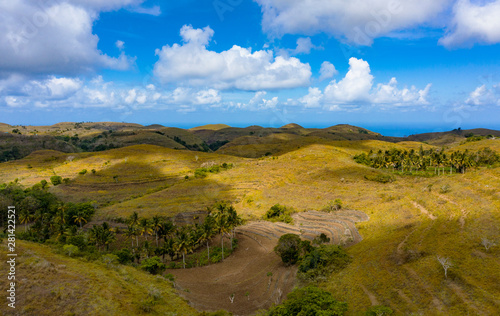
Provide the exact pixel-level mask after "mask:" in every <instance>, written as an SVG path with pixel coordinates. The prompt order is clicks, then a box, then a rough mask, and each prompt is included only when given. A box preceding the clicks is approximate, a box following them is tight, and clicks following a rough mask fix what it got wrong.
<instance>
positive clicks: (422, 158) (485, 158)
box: [354, 147, 500, 175]
mask: <svg viewBox="0 0 500 316" xmlns="http://www.w3.org/2000/svg"><path fill="white" fill-rule="evenodd" d="M354 160H355V161H356V162H358V163H362V164H365V165H368V166H370V167H373V168H387V169H389V168H391V169H392V170H393V171H395V170H398V171H402V172H405V171H409V172H413V171H420V170H422V171H427V170H428V168H434V170H433V171H434V173H435V174H438V175H439V174H443V173H445V172H448V171H449V173H450V174H451V173H453V171H454V170H455V171H456V172H459V173H465V171H466V170H467V169H469V168H473V167H478V166H484V165H492V164H495V163H497V162H499V161H500V157H499V155H498V154H497V153H496V152H494V151H493V150H491V149H490V148H483V149H481V150H478V151H476V152H472V151H469V150H467V149H466V150H465V151H463V152H462V151H454V152H450V153H448V154H447V153H445V151H444V149H442V150H434V149H430V150H423V149H422V147H420V150H419V151H418V152H417V151H415V150H414V149H411V150H409V151H408V150H400V149H396V148H393V149H390V150H385V151H382V150H379V151H377V152H374V151H373V150H370V152H369V153H368V154H366V153H362V154H359V155H356V156H354Z"/></svg>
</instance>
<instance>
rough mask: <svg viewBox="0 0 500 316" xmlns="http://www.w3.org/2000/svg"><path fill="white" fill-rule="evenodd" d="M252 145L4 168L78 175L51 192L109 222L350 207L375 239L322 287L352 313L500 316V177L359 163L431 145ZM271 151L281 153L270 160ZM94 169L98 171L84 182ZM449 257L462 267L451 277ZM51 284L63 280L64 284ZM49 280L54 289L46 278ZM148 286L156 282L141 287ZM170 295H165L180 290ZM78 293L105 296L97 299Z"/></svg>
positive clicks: (24, 178) (490, 172)
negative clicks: (92, 205)
mask: <svg viewBox="0 0 500 316" xmlns="http://www.w3.org/2000/svg"><path fill="white" fill-rule="evenodd" d="M252 137H254V136H250V135H249V136H245V138H240V139H238V140H237V141H235V142H234V143H232V144H228V145H226V146H224V147H222V148H221V149H220V150H219V151H217V152H216V153H202V152H192V151H186V150H172V149H167V148H162V147H158V146H152V145H139V146H131V147H125V148H120V149H113V150H109V151H104V152H98V153H78V154H64V153H59V152H55V151H43V152H36V153H33V154H32V155H30V156H29V157H27V158H25V159H22V160H17V161H13V162H8V163H2V164H0V182H9V181H13V180H14V179H16V178H17V179H18V180H19V182H20V183H21V184H23V185H26V186H30V185H33V184H35V183H37V182H39V181H41V180H42V179H45V180H47V181H48V180H49V178H50V176H51V175H54V174H57V175H60V176H62V177H63V178H70V179H71V181H70V183H69V184H67V185H65V184H61V185H59V186H57V187H52V188H51V191H52V192H54V193H55V194H57V195H58V196H60V197H61V198H62V199H63V200H65V201H83V200H95V201H97V202H98V203H99V204H100V205H101V207H100V208H99V209H98V211H97V215H96V217H97V219H110V218H115V217H127V216H129V215H130V214H131V213H132V212H133V211H137V212H138V213H139V215H140V216H141V217H152V216H153V215H157V214H159V215H166V216H173V215H175V214H177V213H180V212H186V211H194V210H201V209H205V207H206V206H209V205H211V204H213V202H214V201H215V200H229V201H230V202H232V203H233V205H234V206H235V208H236V209H237V211H238V213H240V214H242V215H243V217H244V218H245V219H249V220H251V219H258V218H261V216H262V215H263V214H264V213H265V212H266V211H267V210H268V209H269V208H270V207H271V206H272V205H274V204H277V203H279V204H282V205H286V206H288V207H293V208H294V209H296V210H298V211H304V210H319V209H321V208H323V207H325V206H326V205H327V204H328V202H329V201H333V200H335V199H340V200H341V201H342V202H343V205H344V208H348V209H353V210H358V211H361V212H364V213H366V214H367V215H368V216H369V217H370V219H369V220H368V221H366V222H361V223H357V224H356V227H357V228H358V230H359V233H360V234H361V236H362V237H363V241H362V242H360V243H358V244H356V245H354V246H351V247H349V248H348V253H349V254H350V255H351V256H352V258H353V261H352V263H351V264H350V265H349V266H348V267H347V268H346V269H344V270H342V271H340V272H338V273H336V274H334V275H332V276H331V278H330V279H329V280H328V282H324V283H322V284H321V286H322V287H323V288H325V289H327V290H329V291H330V292H332V293H333V295H334V297H335V298H337V299H339V300H342V301H346V302H347V303H348V304H349V312H348V314H349V315H359V314H360V313H362V312H363V311H364V310H366V309H367V308H368V307H370V306H371V305H379V304H382V305H386V306H389V307H390V308H392V309H393V310H394V311H396V313H397V314H401V315H411V314H412V313H413V314H414V315H497V314H498V313H499V311H500V299H499V297H500V269H499V268H498V267H499V264H500V247H499V246H495V247H492V248H491V249H490V250H489V251H486V249H485V248H484V247H483V246H482V245H481V240H482V238H488V239H489V240H495V241H497V244H499V243H500V230H499V228H498V227H500V181H499V180H500V169H499V168H479V169H475V170H470V171H467V172H466V173H465V174H456V173H454V174H451V175H449V174H445V175H441V176H432V177H426V178H424V177H416V176H411V175H403V176H400V175H395V176H394V177H395V181H394V182H390V183H379V182H376V181H369V180H367V179H366V178H365V176H366V175H376V174H386V173H387V174H392V173H391V172H390V171H389V170H384V169H372V168H369V167H367V166H364V165H361V164H357V163H356V162H355V161H354V160H353V158H352V157H353V156H354V155H355V154H358V153H361V152H367V151H369V150H374V151H378V150H379V149H382V150H386V149H390V148H398V149H408V150H409V149H415V150H418V149H419V148H420V146H423V148H424V149H428V148H440V147H434V146H432V145H430V144H422V143H419V142H401V143H389V142H384V141H380V140H360V141H328V140H326V139H316V138H314V137H300V136H293V135H292V136H290V135H285V136H283V135H281V136H280V135H279V134H274V135H268V136H263V137H256V138H255V137H254V138H252ZM483 147H490V148H491V149H494V150H496V151H497V152H500V140H498V139H489V140H481V141H477V142H467V143H464V144H457V145H456V146H455V147H450V148H448V150H456V149H459V150H465V149H469V150H478V149H481V148H483ZM267 152H270V153H271V154H270V155H268V156H265V154H266V153H267ZM252 153H255V155H254V156H253V157H255V158H242V157H252V156H251V154H252ZM263 156H264V157H263ZM70 157H72V158H71V159H70ZM207 162H214V163H217V164H221V163H224V162H226V163H233V164H234V168H232V169H229V170H226V171H222V172H220V173H217V174H208V176H207V177H206V178H195V177H194V170H195V169H196V168H200V167H201V166H202V164H203V163H207ZM83 169H87V173H86V174H84V175H81V174H79V172H80V171H81V170H83ZM92 169H95V170H96V172H95V174H93V173H92V172H91V170H92ZM186 176H187V177H188V178H187V179H186ZM23 247H25V248H26V249H27V250H26V251H28V250H29V251H31V252H32V254H31V255H30V254H29V252H28V254H26V255H25V256H26V258H25V260H26V261H29V260H31V259H30V256H41V257H43V258H45V260H47V261H48V260H49V259H48V258H49V257H50V256H53V257H54V260H55V261H59V260H60V261H61V263H58V262H55V263H54V264H55V265H56V266H57V265H60V264H64V265H66V266H67V267H71V268H65V269H66V270H62V271H73V270H71V269H73V266H75V267H74V269H76V264H73V259H64V260H63V258H61V257H59V256H58V255H55V254H51V253H50V251H49V250H47V249H46V248H44V247H41V246H37V245H33V244H28V243H26V244H23ZM3 251H5V250H3ZM437 256H442V257H447V258H449V259H450V260H451V262H452V266H451V267H450V268H449V270H448V277H447V278H445V276H444V270H443V268H442V267H441V266H440V263H439V262H438V260H437ZM63 261H64V262H63ZM89 265H90V264H89ZM93 265H95V264H93ZM2 268H5V266H2ZM26 269H28V266H26ZM29 269H32V268H29ZM33 269H34V268H33ZM86 269H87V270H88V272H81V273H82V274H84V275H85V277H86V278H94V279H98V277H97V276H94V274H92V273H102V274H103V275H104V276H105V277H107V278H109V282H110V283H111V284H115V283H114V282H118V281H117V280H120V278H122V279H123V277H122V276H120V272H118V271H116V270H112V269H111V270H107V269H106V268H104V267H98V266H96V268H94V266H92V267H90V266H86ZM120 269H122V268H120ZM123 269H125V268H123ZM30 271H31V270H30ZM37 271H38V270H37ZM78 271H84V269H83V268H82V269H81V270H78ZM90 271H96V272H90ZM104 271H106V273H105V272H104ZM127 271H128V270H127ZM34 272H36V271H34ZM63 273H66V272H63ZM67 273H68V274H71V275H77V274H78V273H77V272H71V273H69V272H67ZM127 273H129V274H132V273H135V272H127ZM222 273H223V272H222ZM63 275H64V274H63ZM140 275H141V276H140V277H141V278H146V276H145V275H144V276H143V275H142V274H140ZM91 276H92V277H91ZM134 278H139V276H135V275H134ZM153 279H154V278H153ZM50 280H52V281H50ZM50 280H49V281H50V282H56V280H55V279H52V277H50ZM141 280H143V279H141ZM144 280H146V279H144ZM148 280H149V279H148ZM49 281H48V282H49ZM39 282H40V283H41V284H43V282H45V281H43V278H41V277H40V281H39ZM64 282H65V281H60V283H61V284H64ZM90 282H91V283H90V284H93V283H92V282H94V281H90ZM120 282H122V283H123V282H125V281H120ZM143 282H146V281H140V283H141V284H142V283H143ZM148 282H149V281H148ZM151 282H153V281H151ZM122 283H120V284H122ZM123 284H125V285H124V286H126V287H125V288H124V289H123V290H117V291H118V292H120V291H124V292H125V293H128V294H126V295H128V296H126V297H127V298H126V301H132V302H135V299H134V298H133V297H134V294H133V293H135V292H131V291H132V287H130V288H129V285H128V284H127V283H123ZM51 286H53V285H51ZM61 286H67V285H61ZM162 286H163V285H162ZM167 286H168V284H167V285H166V287H165V289H164V290H162V293H170V292H168V290H167V288H168V287H167ZM72 289H73V291H76V289H75V288H72ZM162 289H163V288H162ZM85 291H86V290H85ZM145 291H146V290H145V289H143V290H142V291H141V293H142V294H141V295H143V296H144V295H145V294H144V293H145ZM74 293H75V295H78V296H79V295H86V296H84V297H88V300H92V299H94V298H93V296H92V295H91V294H88V293H87V292H74ZM109 293H112V292H111V291H110V292H109ZM47 295H49V294H47ZM93 295H94V294H93ZM120 295H121V294H120ZM124 295H125V294H124ZM165 295H166V294H165ZM98 302H99V303H97V304H96V305H95V306H94V307H95V308H100V309H102V310H103V311H107V310H109V311H112V312H111V313H114V311H116V310H121V309H120V308H124V309H125V310H128V309H129V308H136V306H135V305H134V303H131V305H129V306H121V307H117V306H112V303H111V302H107V301H106V302H104V301H98ZM176 302H177V301H176ZM110 304H111V305H110ZM175 304H177V305H175ZM175 304H174V305H173V306H171V307H168V304H166V303H165V304H163V305H165V306H164V307H161V308H166V309H167V308H172V311H174V310H175V309H176V308H178V307H179V308H180V306H184V305H182V304H184V303H183V302H182V301H179V303H175ZM163 305H161V306H163ZM134 306H135V307H134ZM91 307H92V306H90V307H88V306H87V308H91ZM155 308H156V307H155ZM158 310H160V307H158Z"/></svg>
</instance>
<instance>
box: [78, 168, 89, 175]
mask: <svg viewBox="0 0 500 316" xmlns="http://www.w3.org/2000/svg"><path fill="white" fill-rule="evenodd" d="M86 173H87V169H83V170H81V171H80V172H78V174H81V175H84V174H86Z"/></svg>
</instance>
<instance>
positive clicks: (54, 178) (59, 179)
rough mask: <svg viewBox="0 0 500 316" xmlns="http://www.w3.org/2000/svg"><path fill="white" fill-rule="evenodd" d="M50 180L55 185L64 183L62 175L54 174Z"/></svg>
mask: <svg viewBox="0 0 500 316" xmlns="http://www.w3.org/2000/svg"><path fill="white" fill-rule="evenodd" d="M50 182H52V184H53V185H54V186H56V185H59V184H61V183H62V177H61V176H52V177H50Z"/></svg>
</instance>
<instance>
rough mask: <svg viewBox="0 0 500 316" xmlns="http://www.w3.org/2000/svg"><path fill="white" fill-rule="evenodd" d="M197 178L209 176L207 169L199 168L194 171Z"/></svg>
mask: <svg viewBox="0 0 500 316" xmlns="http://www.w3.org/2000/svg"><path fill="white" fill-rule="evenodd" d="M194 176H195V178H205V177H206V176H207V169H205V168H199V169H196V170H195V171H194Z"/></svg>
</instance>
